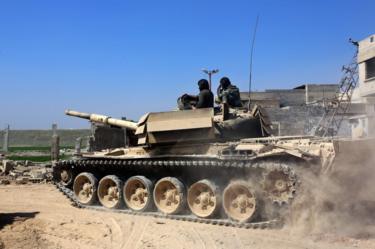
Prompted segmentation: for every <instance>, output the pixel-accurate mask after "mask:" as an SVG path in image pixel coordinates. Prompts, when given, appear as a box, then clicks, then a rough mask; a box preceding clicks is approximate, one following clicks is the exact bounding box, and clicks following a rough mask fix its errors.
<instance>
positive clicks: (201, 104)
mask: <svg viewBox="0 0 375 249" xmlns="http://www.w3.org/2000/svg"><path fill="white" fill-rule="evenodd" d="M198 86H199V91H200V92H199V95H198V96H196V95H189V94H184V95H182V96H181V97H180V98H178V100H177V104H178V109H179V110H189V109H199V108H210V107H214V95H213V93H212V92H211V90H210V86H209V84H208V81H207V80H205V79H201V80H199V81H198Z"/></svg>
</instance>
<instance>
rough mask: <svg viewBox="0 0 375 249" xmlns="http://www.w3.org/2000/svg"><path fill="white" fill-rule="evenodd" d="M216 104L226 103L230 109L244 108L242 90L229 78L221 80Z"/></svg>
mask: <svg viewBox="0 0 375 249" xmlns="http://www.w3.org/2000/svg"><path fill="white" fill-rule="evenodd" d="M216 102H217V103H219V104H221V103H226V104H228V105H229V107H232V108H234V107H242V103H241V97H240V90H239V89H238V87H236V86H235V85H232V84H231V82H230V80H229V78H228V77H223V78H221V79H220V85H219V87H218V88H217V99H216Z"/></svg>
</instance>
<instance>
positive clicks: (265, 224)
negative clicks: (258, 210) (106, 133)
mask: <svg viewBox="0 0 375 249" xmlns="http://www.w3.org/2000/svg"><path fill="white" fill-rule="evenodd" d="M187 165H189V166H191V167H217V168H223V169H224V168H259V169H264V170H267V169H268V168H270V169H272V170H274V169H275V168H277V167H275V165H271V167H267V166H265V165H262V164H258V163H254V162H252V161H249V160H246V161H245V160H239V159H235V160H221V159H212V158H211V159H210V158H208V159H206V160H195V159H192V158H189V159H186V158H185V159H178V160H171V159H162V158H160V159H155V158H152V159H126V160H123V159H78V160H64V161H59V162H57V163H56V165H55V166H54V170H58V169H62V168H80V169H82V170H83V171H84V169H85V168H87V169H95V168H99V167H100V169H103V168H104V169H105V168H106V167H107V168H111V169H118V170H121V169H125V168H128V167H131V168H133V167H139V166H144V167H152V166H153V167H155V166H164V167H184V166H187ZM280 169H281V170H284V171H285V166H284V168H282V167H281V166H280ZM288 172H290V176H291V178H293V179H294V178H295V173H294V171H293V170H292V169H289V170H288ZM54 184H55V186H56V187H57V188H58V189H59V190H60V191H61V192H62V193H63V194H64V195H65V196H66V197H67V198H68V199H69V200H70V201H71V204H72V205H73V206H75V207H78V208H85V209H91V210H97V211H103V212H113V213H123V214H131V215H141V216H150V217H156V218H166V219H172V220H181V221H190V222H196V223H205V224H212V225H220V226H228V227H237V228H245V229H273V228H280V227H281V226H282V225H283V220H282V219H281V218H277V219H272V220H266V221H260V222H246V223H244V222H236V221H233V220H230V219H211V218H210V219H204V218H199V217H196V216H194V215H187V214H178V215H166V214H163V213H159V212H155V211H154V212H136V211H132V210H130V209H108V208H105V207H103V206H101V205H99V204H96V205H83V204H81V203H80V202H79V201H78V200H77V198H76V197H75V195H74V193H73V191H72V190H71V189H69V188H68V187H66V186H64V185H63V184H61V183H60V182H58V181H56V179H55V180H54Z"/></svg>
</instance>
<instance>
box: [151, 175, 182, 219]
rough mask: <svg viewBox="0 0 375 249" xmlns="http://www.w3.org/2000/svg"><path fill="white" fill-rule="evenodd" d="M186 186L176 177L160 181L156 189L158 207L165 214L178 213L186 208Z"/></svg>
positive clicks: (155, 199)
mask: <svg viewBox="0 0 375 249" xmlns="http://www.w3.org/2000/svg"><path fill="white" fill-rule="evenodd" d="M184 191H185V188H184V185H183V184H182V183H181V182H180V181H179V180H178V179H177V178H174V177H164V178H162V179H160V180H159V181H158V182H157V183H156V184H155V188H154V202H155V205H156V207H157V208H158V209H159V211H161V212H162V213H165V214H175V213H178V212H179V211H180V210H181V209H182V207H183V206H184V202H185V196H184Z"/></svg>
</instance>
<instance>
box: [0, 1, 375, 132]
mask: <svg viewBox="0 0 375 249" xmlns="http://www.w3.org/2000/svg"><path fill="white" fill-rule="evenodd" d="M374 9H375V1H373V0H368V1H365V0H357V1H355V0H352V1H347V0H341V1H339V0H336V1H333V0H332V1H328V0H325V1H324V0H314V1H312V0H311V1H308V0H305V1H302V0H295V1H292V0H284V1H282V0H279V1H277V0H274V1H267V0H266V1H245V0H241V1H236V0H232V1H218V0H216V1H214V0H212V1H204V0H200V1H198V0H192V1H176V0H175V1H162V0H160V1H151V0H150V1H125V0H124V1H109V0H108V1H94V0H90V1H83V0H82V1H77V0H64V1H57V0H56V1H51V0H48V1H47V0H46V1H38V0H34V1H28V0H24V1H18V0H9V1H4V0H0V108H1V109H0V128H2V127H5V125H6V124H8V123H9V124H10V125H11V127H12V128H13V129H28V128H30V129H39V128H42V129H43V128H49V127H50V126H51V124H52V123H53V122H56V123H58V125H59V127H61V128H84V127H88V123H87V122H85V121H81V120H78V119H75V118H70V117H66V116H65V115H64V110H65V109H67V108H71V109H76V110H80V111H85V112H95V113H102V114H107V115H111V116H113V117H121V116H125V117H128V118H132V119H138V118H139V117H140V116H141V115H142V114H143V113H145V112H149V111H167V110H170V109H173V108H175V106H176V98H177V97H178V96H179V95H181V94H182V93H185V92H188V93H195V92H197V84H196V82H197V81H198V80H199V79H200V78H202V77H204V75H203V73H202V72H201V69H202V68H211V69H213V68H219V69H220V73H219V74H218V75H217V76H215V77H214V86H216V85H217V82H218V79H219V78H220V77H222V76H228V77H230V78H231V79H232V81H233V83H234V84H236V85H237V86H239V87H240V89H241V90H244V91H245V90H247V85H248V75H249V53H250V41H251V36H252V32H253V28H254V23H255V19H256V16H257V14H259V15H260V20H259V26H258V33H257V38H256V44H255V53H254V65H253V90H263V89H269V88H292V87H294V86H297V85H299V84H303V83H336V82H338V81H339V79H340V75H341V74H340V68H341V66H342V65H343V64H346V63H347V62H348V61H350V58H351V56H352V54H353V51H354V50H353V47H352V46H351V45H350V44H349V43H348V42H347V40H348V38H350V37H352V38H353V39H355V40H360V39H363V38H365V37H367V36H369V35H371V34H373V33H375V27H374V18H373V11H374Z"/></svg>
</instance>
